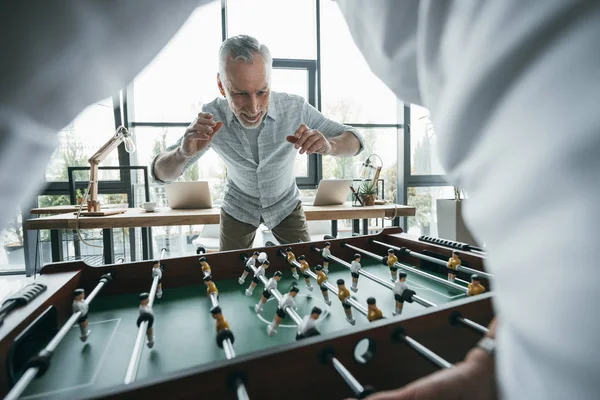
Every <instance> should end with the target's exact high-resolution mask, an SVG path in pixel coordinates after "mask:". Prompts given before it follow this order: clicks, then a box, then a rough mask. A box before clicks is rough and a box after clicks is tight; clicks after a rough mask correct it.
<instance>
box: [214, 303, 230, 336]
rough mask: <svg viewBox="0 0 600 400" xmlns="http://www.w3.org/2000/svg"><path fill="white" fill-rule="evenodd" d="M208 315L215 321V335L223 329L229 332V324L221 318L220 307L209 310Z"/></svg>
mask: <svg viewBox="0 0 600 400" xmlns="http://www.w3.org/2000/svg"><path fill="white" fill-rule="evenodd" d="M210 313H211V314H212V317H213V318H214V320H215V321H216V328H217V334H219V333H221V332H222V331H224V330H225V329H227V330H230V329H229V323H227V320H226V319H225V317H224V316H223V312H222V311H221V307H219V306H216V307H213V308H211V309H210Z"/></svg>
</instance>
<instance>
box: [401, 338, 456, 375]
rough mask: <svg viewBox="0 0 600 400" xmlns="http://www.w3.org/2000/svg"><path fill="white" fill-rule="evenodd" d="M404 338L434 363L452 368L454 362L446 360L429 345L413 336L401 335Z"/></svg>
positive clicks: (441, 366)
mask: <svg viewBox="0 0 600 400" xmlns="http://www.w3.org/2000/svg"><path fill="white" fill-rule="evenodd" d="M401 337H402V339H403V340H404V341H405V342H406V344H408V345H409V346H410V347H411V348H412V349H413V350H415V351H416V352H417V353H419V354H421V355H422V356H423V357H425V358H426V359H428V360H429V361H431V362H432V363H434V364H435V365H437V366H438V367H440V368H452V364H450V363H449V362H448V361H446V360H444V359H443V358H442V357H440V356H438V355H437V354H435V353H434V352H433V351H431V350H429V349H428V348H427V347H425V346H423V345H422V344H421V343H419V342H417V341H416V340H414V339H413V338H411V337H409V336H406V335H401Z"/></svg>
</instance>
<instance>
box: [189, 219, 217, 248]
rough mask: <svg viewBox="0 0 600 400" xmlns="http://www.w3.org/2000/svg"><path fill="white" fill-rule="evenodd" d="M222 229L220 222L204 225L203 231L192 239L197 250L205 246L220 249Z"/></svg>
mask: <svg viewBox="0 0 600 400" xmlns="http://www.w3.org/2000/svg"><path fill="white" fill-rule="evenodd" d="M220 236H221V229H220V225H219V224H210V225H204V227H203V228H202V232H200V234H199V235H198V237H197V238H196V239H194V240H193V241H192V243H193V244H194V246H196V250H198V249H199V248H200V247H203V248H204V249H205V250H206V251H207V252H208V251H219V246H220Z"/></svg>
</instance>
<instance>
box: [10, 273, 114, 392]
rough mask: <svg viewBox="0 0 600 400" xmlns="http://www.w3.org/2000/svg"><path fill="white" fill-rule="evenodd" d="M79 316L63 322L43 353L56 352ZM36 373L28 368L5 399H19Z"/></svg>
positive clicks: (100, 285) (102, 282)
mask: <svg viewBox="0 0 600 400" xmlns="http://www.w3.org/2000/svg"><path fill="white" fill-rule="evenodd" d="M106 282H108V280H107V279H100V282H99V283H98V284H97V285H96V287H95V288H94V290H92V292H91V293H90V294H89V295H88V297H87V298H86V299H85V300H84V302H85V303H86V304H88V305H89V304H90V303H91V302H92V300H94V297H96V295H97V294H98V293H99V292H100V290H101V289H102V288H103V287H104V285H105V284H106ZM80 316H81V311H77V312H76V313H74V314H72V315H71V317H70V318H69V319H68V320H67V322H65V324H64V325H63V326H62V328H60V330H59V331H58V333H57V334H56V335H54V337H53V338H52V340H51V341H50V343H48V345H47V346H46V347H45V348H44V351H47V352H50V353H52V352H54V350H56V348H57V347H58V345H59V344H60V342H61V341H62V340H63V339H64V338H65V336H67V333H69V331H70V330H71V328H72V327H73V325H75V323H76V322H77V320H78V319H79V317H80ZM38 371H39V368H37V367H32V368H28V369H27V371H25V373H24V374H23V375H22V376H21V378H20V379H19V381H18V382H17V383H16V384H15V386H13V388H12V389H11V391H10V392H9V393H8V395H7V396H6V398H5V399H18V398H19V397H21V395H22V394H23V392H24V391H25V389H27V386H29V384H30V383H31V381H33V380H34V379H35V377H36V375H37V373H38Z"/></svg>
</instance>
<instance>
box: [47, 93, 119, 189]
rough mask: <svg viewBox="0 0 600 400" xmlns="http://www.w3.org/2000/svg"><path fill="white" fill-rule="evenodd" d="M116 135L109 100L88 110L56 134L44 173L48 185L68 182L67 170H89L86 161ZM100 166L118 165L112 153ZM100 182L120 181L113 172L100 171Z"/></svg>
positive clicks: (116, 158)
mask: <svg viewBox="0 0 600 400" xmlns="http://www.w3.org/2000/svg"><path fill="white" fill-rule="evenodd" d="M114 133H115V120H114V111H113V102H112V98H108V99H105V100H102V101H99V102H97V103H95V104H92V105H90V106H88V107H87V108H86V109H85V110H84V111H83V112H82V113H81V114H79V115H78V116H77V118H75V119H74V120H73V121H72V122H71V123H70V124H69V125H67V126H66V127H65V128H64V129H63V130H61V131H60V132H59V134H58V137H59V146H58V149H57V150H56V151H55V152H54V154H53V155H52V159H51V161H50V164H49V165H48V167H47V169H46V180H47V181H67V180H68V175H67V167H76V166H88V165H89V163H88V159H89V158H90V157H91V156H92V155H93V154H94V153H96V151H98V149H100V147H102V146H103V145H104V144H105V143H106V142H107V141H108V140H109V139H110V138H111V137H112V135H114ZM102 165H103V166H114V165H119V157H118V152H117V151H114V152H112V153H111V154H109V155H108V157H107V158H106V159H105V160H104V161H102ZM99 178H100V180H114V179H119V176H118V173H116V172H114V171H101V172H100V175H99Z"/></svg>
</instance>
